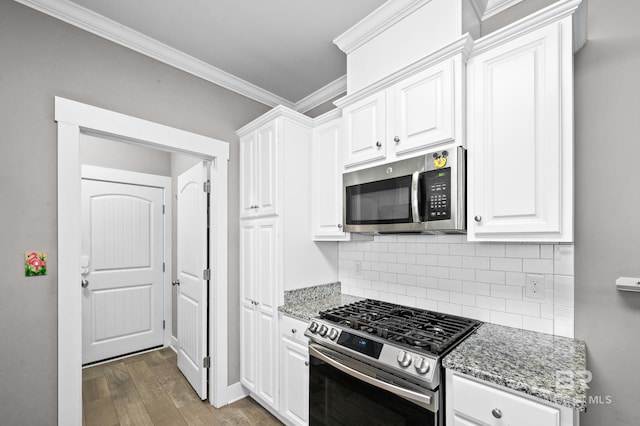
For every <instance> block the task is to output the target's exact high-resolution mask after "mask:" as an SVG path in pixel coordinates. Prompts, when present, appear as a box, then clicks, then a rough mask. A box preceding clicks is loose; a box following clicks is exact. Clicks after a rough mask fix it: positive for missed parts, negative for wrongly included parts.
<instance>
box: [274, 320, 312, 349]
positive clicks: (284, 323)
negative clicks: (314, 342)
mask: <svg viewBox="0 0 640 426" xmlns="http://www.w3.org/2000/svg"><path fill="white" fill-rule="evenodd" d="M307 325H308V324H307V322H306V321H302V320H299V319H297V318H293V317H290V316H288V315H282V319H281V320H280V334H281V335H283V336H285V337H288V338H290V339H292V340H294V341H296V342H298V343H301V344H303V345H305V346H306V345H307V344H308V343H309V341H308V339H307V338H306V337H304V332H305V330H306V329H307Z"/></svg>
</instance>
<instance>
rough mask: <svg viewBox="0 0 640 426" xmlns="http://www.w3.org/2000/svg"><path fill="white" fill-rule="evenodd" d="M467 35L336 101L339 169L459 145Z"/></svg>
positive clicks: (377, 162)
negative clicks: (339, 118)
mask: <svg viewBox="0 0 640 426" xmlns="http://www.w3.org/2000/svg"><path fill="white" fill-rule="evenodd" d="M470 44H471V39H470V38H469V37H468V36H465V37H462V38H461V39H459V40H457V41H456V42H455V43H453V44H451V45H449V46H446V47H445V48H443V49H442V50H441V51H439V52H437V54H435V55H433V56H431V57H427V58H423V59H422V60H421V61H418V62H416V63H415V64H412V65H411V66H410V67H407V68H405V69H402V70H401V71H400V72H398V73H396V74H393V75H390V76H388V77H386V78H385V79H383V80H381V81H379V82H376V83H375V84H373V85H371V86H369V87H367V88H365V89H363V90H361V91H359V92H357V93H354V94H352V95H349V96H346V97H344V98H342V99H340V100H338V101H337V102H336V104H337V105H338V106H339V107H342V108H343V123H344V129H345V144H344V145H345V148H344V149H345V151H344V168H345V169H348V170H354V169H356V168H361V167H369V166H372V165H374V164H375V165H378V164H383V163H387V162H391V161H396V160H399V159H402V158H407V157H413V156H417V155H420V154H423V153H425V152H428V151H429V150H432V149H441V148H445V147H453V146H456V145H465V140H464V107H465V104H464V100H465V99H464V89H463V84H462V83H463V79H464V76H465V71H464V63H465V59H464V57H465V55H466V53H467V52H468V48H469V46H470Z"/></svg>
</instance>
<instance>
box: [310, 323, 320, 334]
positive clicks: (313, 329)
mask: <svg viewBox="0 0 640 426" xmlns="http://www.w3.org/2000/svg"><path fill="white" fill-rule="evenodd" d="M309 331H310V332H312V333H315V332H316V331H318V323H317V322H315V321H312V322H311V325H309Z"/></svg>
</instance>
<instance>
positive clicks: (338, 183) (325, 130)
mask: <svg viewBox="0 0 640 426" xmlns="http://www.w3.org/2000/svg"><path fill="white" fill-rule="evenodd" d="M341 153H342V120H341V119H339V118H337V119H335V120H332V121H329V122H327V123H324V124H322V125H320V126H318V127H316V128H315V129H314V131H313V142H312V145H311V197H312V200H311V214H312V217H311V223H312V225H311V227H312V232H313V239H314V240H316V241H323V240H324V241H344V240H348V239H349V234H347V233H345V232H342V216H343V215H342V156H341Z"/></svg>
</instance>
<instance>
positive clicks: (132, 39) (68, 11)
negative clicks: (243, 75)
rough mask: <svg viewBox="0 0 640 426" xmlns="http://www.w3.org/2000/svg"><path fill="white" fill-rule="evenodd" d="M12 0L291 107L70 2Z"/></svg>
mask: <svg viewBox="0 0 640 426" xmlns="http://www.w3.org/2000/svg"><path fill="white" fill-rule="evenodd" d="M14 1H16V2H18V3H21V4H23V5H25V6H27V7H30V8H32V9H35V10H37V11H40V12H42V13H45V14H47V15H49V16H52V17H54V18H56V19H59V20H61V21H64V22H66V23H68V24H71V25H73V26H75V27H78V28H81V29H83V30H85V31H88V32H90V33H92V34H95V35H97V36H100V37H102V38H105V39H107V40H110V41H112V42H114V43H117V44H119V45H121V46H124V47H126V48H129V49H131V50H134V51H136V52H138V53H141V54H143V55H146V56H149V57H151V58H153V59H156V60H158V61H160V62H163V63H165V64H167V65H170V66H172V67H175V68H177V69H179V70H182V71H184V72H187V73H189V74H192V75H195V76H197V77H200V78H202V79H203V80H206V81H209V82H211V83H214V84H216V85H218V86H221V87H224V88H225V89H229V90H231V91H233V92H236V93H238V94H240V95H243V96H246V97H247V98H250V99H253V100H255V101H258V102H260V103H262V104H265V105H268V106H277V105H285V106H287V107H290V108H294V107H295V104H294V103H293V102H290V101H288V100H286V99H284V98H282V97H280V96H277V95H275V94H273V93H271V92H269V91H267V90H264V89H262V88H260V87H258V86H256V85H254V84H252V83H249V82H247V81H245V80H242V79H240V78H238V77H236V76H234V75H232V74H230V73H228V72H226V71H223V70H221V69H219V68H216V67H214V66H212V65H209V64H207V63H205V62H203V61H201V60H199V59H196V58H194V57H193V56H190V55H187V54H186V53H183V52H181V51H179V50H177V49H174V48H172V47H170V46H167V45H166V44H164V43H160V42H159V41H157V40H155V39H153V38H151V37H148V36H145V35H144V34H141V33H139V32H137V31H134V30H132V29H130V28H128V27H125V26H123V25H121V24H118V23H117V22H115V21H113V20H111V19H108V18H106V17H104V16H102V15H99V14H97V13H95V12H92V11H90V10H89V9H86V8H84V7H81V6H78V5H77V4H75V3H72V2H70V1H67V0H14Z"/></svg>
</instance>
